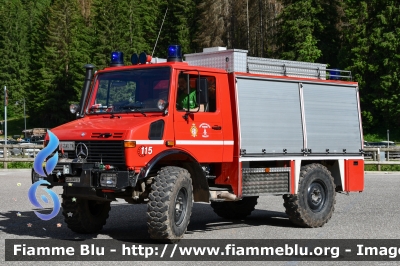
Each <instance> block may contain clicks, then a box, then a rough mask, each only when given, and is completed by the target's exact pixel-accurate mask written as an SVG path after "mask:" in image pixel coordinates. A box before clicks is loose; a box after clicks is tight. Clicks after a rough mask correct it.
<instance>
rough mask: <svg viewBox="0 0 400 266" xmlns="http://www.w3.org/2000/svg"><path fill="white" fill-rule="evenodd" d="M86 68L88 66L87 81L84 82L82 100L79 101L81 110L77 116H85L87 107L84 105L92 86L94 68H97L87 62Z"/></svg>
mask: <svg viewBox="0 0 400 266" xmlns="http://www.w3.org/2000/svg"><path fill="white" fill-rule="evenodd" d="M84 68H86V76H85V82H84V83H83V88H82V95H81V101H80V103H79V112H78V113H77V114H76V116H77V117H83V113H84V108H85V106H84V105H85V103H86V99H87V94H88V92H89V87H90V82H91V80H92V77H93V69H94V68H95V66H94V65H92V64H87V65H85V66H84Z"/></svg>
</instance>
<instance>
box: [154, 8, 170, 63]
mask: <svg viewBox="0 0 400 266" xmlns="http://www.w3.org/2000/svg"><path fill="white" fill-rule="evenodd" d="M167 11H168V7H167V9H166V10H165V14H164V18H163V20H162V23H161V27H160V31H159V32H158V36H157V40H156V44H155V45H154V48H153V52H152V53H151V57H153V54H154V50H156V46H157V42H158V38H159V37H160V33H161V30H162V26H163V25H164V20H165V16H166V15H167Z"/></svg>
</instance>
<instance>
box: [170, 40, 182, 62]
mask: <svg viewBox="0 0 400 266" xmlns="http://www.w3.org/2000/svg"><path fill="white" fill-rule="evenodd" d="M167 62H182V48H181V46H180V45H177V44H173V45H170V46H168V56H167Z"/></svg>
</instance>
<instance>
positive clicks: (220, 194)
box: [210, 190, 239, 201]
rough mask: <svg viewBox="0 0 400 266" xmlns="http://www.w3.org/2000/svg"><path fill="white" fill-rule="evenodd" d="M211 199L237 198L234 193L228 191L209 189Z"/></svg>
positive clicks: (231, 199)
mask: <svg viewBox="0 0 400 266" xmlns="http://www.w3.org/2000/svg"><path fill="white" fill-rule="evenodd" d="M210 195H211V199H224V200H225V201H237V200H239V199H238V197H237V196H236V195H235V194H232V193H229V192H228V191H215V190H213V191H210Z"/></svg>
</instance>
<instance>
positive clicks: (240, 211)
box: [211, 196, 258, 219]
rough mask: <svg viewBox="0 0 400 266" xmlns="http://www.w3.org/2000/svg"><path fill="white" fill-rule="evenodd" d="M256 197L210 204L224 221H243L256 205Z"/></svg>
mask: <svg viewBox="0 0 400 266" xmlns="http://www.w3.org/2000/svg"><path fill="white" fill-rule="evenodd" d="M257 199H258V196H256V197H245V198H243V199H242V200H239V201H223V202H217V201H215V202H211V207H212V208H213V209H214V212H215V213H216V214H217V215H218V216H220V217H222V218H225V219H244V218H246V217H247V216H249V215H250V214H251V212H252V211H254V207H255V206H256V205H257Z"/></svg>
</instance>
